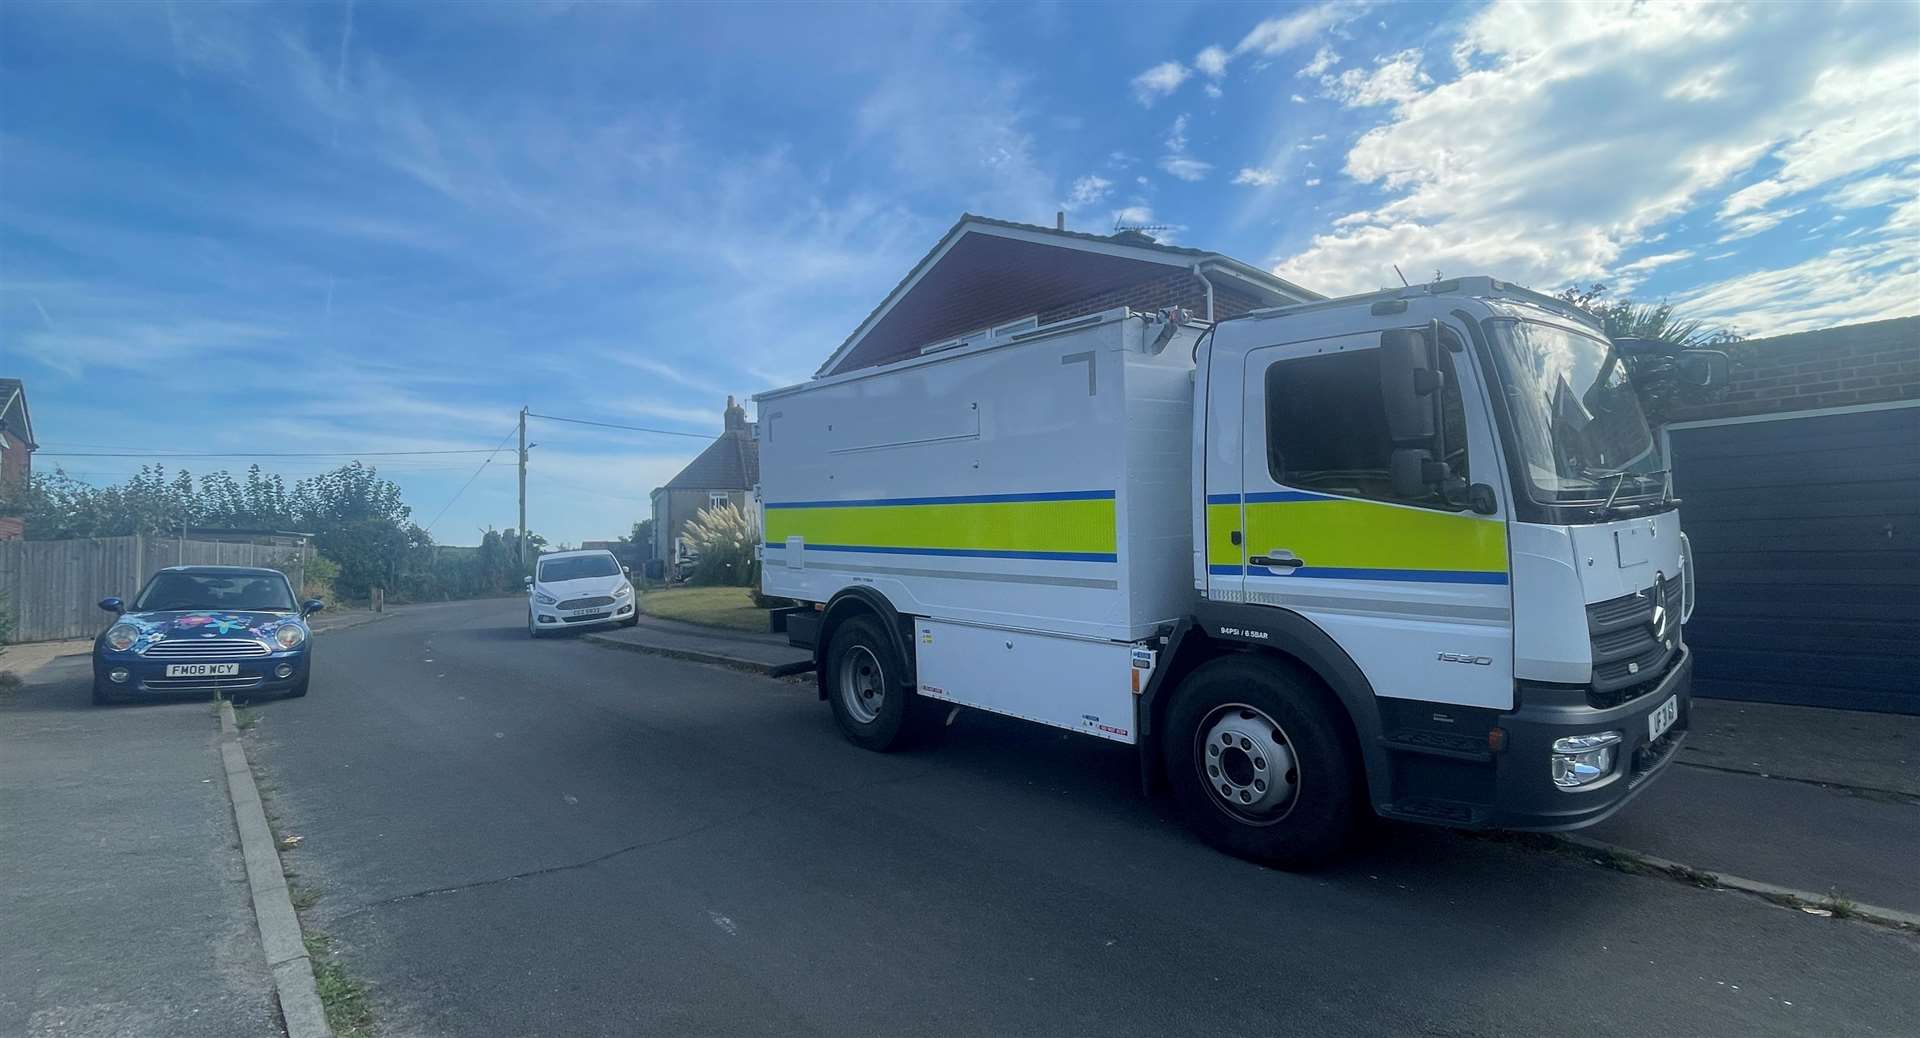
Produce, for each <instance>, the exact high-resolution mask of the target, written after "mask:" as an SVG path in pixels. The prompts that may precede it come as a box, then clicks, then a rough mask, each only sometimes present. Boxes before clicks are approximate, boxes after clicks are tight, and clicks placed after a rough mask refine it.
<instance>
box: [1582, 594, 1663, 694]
mask: <svg viewBox="0 0 1920 1038" xmlns="http://www.w3.org/2000/svg"><path fill="white" fill-rule="evenodd" d="M1683 594H1684V589H1683V587H1682V583H1681V581H1680V580H1679V579H1670V580H1662V581H1660V583H1658V584H1656V585H1655V586H1653V587H1651V588H1648V589H1647V590H1646V591H1644V592H1641V593H1637V594H1632V595H1623V596H1621V597H1620V598H1615V599H1610V600H1608V601H1605V602H1596V603H1594V604H1593V605H1590V606H1588V607H1587V633H1588V635H1589V636H1590V637H1591V638H1592V639H1593V684H1592V686H1591V687H1590V688H1589V690H1588V694H1587V699H1588V701H1589V702H1590V703H1591V704H1592V705H1593V706H1595V707H1598V708H1602V709H1604V708H1607V707H1612V706H1617V705H1619V704H1621V703H1624V702H1626V701H1627V700H1629V699H1633V698H1635V697H1636V696H1639V695H1641V694H1643V693H1645V692H1648V691H1651V690H1652V688H1653V686H1654V685H1656V684H1658V683H1659V681H1660V679H1661V678H1663V677H1665V676H1666V673H1667V668H1668V667H1670V666H1672V664H1673V661H1674V659H1675V658H1676V657H1677V656H1678V655H1679V646H1680V609H1681V604H1682V603H1681V596H1682V595H1683ZM1656 608H1658V609H1660V610H1662V612H1661V613H1660V618H1661V621H1662V622H1663V623H1664V625H1665V629H1664V631H1662V632H1661V633H1660V634H1658V635H1656V633H1655V626H1654V619H1655V610H1656Z"/></svg>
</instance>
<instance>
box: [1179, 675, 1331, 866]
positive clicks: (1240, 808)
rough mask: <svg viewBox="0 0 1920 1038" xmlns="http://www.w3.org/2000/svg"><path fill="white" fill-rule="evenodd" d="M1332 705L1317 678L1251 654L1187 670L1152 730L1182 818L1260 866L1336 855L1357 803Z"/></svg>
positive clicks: (1308, 862) (1315, 860)
mask: <svg viewBox="0 0 1920 1038" xmlns="http://www.w3.org/2000/svg"><path fill="white" fill-rule="evenodd" d="M1341 709H1342V708H1341V706H1340V705H1339V703H1338V702H1337V701H1335V700H1334V698H1333V696H1332V695H1331V694H1329V693H1328V692H1327V690H1326V689H1325V688H1323V687H1321V686H1320V685H1319V684H1318V683H1315V682H1312V681H1310V680H1307V679H1304V678H1302V677H1300V676H1298V675H1296V674H1295V673H1292V672H1291V671H1290V670H1288V669H1287V668H1284V667H1280V666H1275V665H1274V664H1272V663H1268V662H1265V661H1262V660H1260V659H1258V658H1253V657H1228V658H1225V659H1218V660H1214V661H1213V662H1211V663H1208V664H1205V665H1204V666H1202V667H1200V668H1199V669H1198V670H1196V671H1194V672H1193V673H1192V674H1191V675H1189V676H1188V677H1187V679H1186V680H1185V681H1183V682H1181V684H1180V689H1179V691H1178V692H1177V693H1175V697H1174V700H1173V702H1172V703H1171V704H1170V706H1169V709H1168V712H1167V725H1166V728H1165V729H1164V734H1163V735H1162V736H1161V738H1162V739H1163V740H1164V744H1163V746H1162V754H1163V759H1165V761H1166V762H1167V780H1168V784H1169V785H1170V786H1171V787H1172V791H1173V796H1174V800H1175V801H1176V802H1177V804H1178V806H1179V808H1180V814H1181V817H1182V820H1183V821H1185V822H1186V824H1187V826H1188V827H1189V828H1191V829H1192V830H1193V831H1194V832H1195V833H1197V834H1198V835H1199V836H1200V838H1201V839H1203V840H1205V841H1207V842H1208V843H1210V844H1212V845H1213V846H1215V847H1217V848H1219V849H1220V850H1223V851H1226V852H1227V853H1228V854H1232V855H1234V856H1235V857H1240V858H1245V859H1247V860H1249V861H1254V862H1258V863H1260V864H1262V865H1271V866H1273V867H1275V868H1282V869H1307V868H1312V867H1314V866H1317V865H1321V864H1324V863H1326V862H1327V861H1330V860H1331V859H1333V858H1334V857H1336V856H1337V855H1338V854H1339V853H1340V852H1341V851H1342V850H1343V849H1344V848H1345V846H1346V844H1347V841H1348V839H1349V837H1351V836H1352V834H1353V831H1354V828H1355V825H1356V823H1357V816H1358V814H1359V809H1360V806H1361V804H1362V803H1363V802H1364V801H1363V799H1362V795H1361V776H1360V769H1359V756H1358V754H1357V753H1356V752H1355V750H1354V747H1353V745H1352V740H1351V739H1350V738H1349V737H1348V734H1347V729H1346V726H1345V724H1344V723H1343V722H1344V719H1343V717H1342V716H1341V714H1340V711H1341Z"/></svg>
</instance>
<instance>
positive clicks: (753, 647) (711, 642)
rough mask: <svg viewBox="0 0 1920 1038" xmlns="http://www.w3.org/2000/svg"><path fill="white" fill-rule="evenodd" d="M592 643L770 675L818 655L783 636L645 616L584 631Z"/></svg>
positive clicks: (805, 664) (809, 664) (805, 665)
mask: <svg viewBox="0 0 1920 1038" xmlns="http://www.w3.org/2000/svg"><path fill="white" fill-rule="evenodd" d="M585 638H586V640H587V641H589V642H592V643H593V644H596V645H603V646H606V647H608V648H613V649H629V650H632V651H635V652H647V653H653V654H654V655H657V656H672V657H674V658H675V659H683V660H693V661H695V662H698V663H715V664H719V665H720V666H723V667H733V668H735V669H737V670H745V671H749V672H751V673H756V674H761V675H764V676H766V677H780V676H782V675H786V674H798V673H800V672H802V671H808V670H812V669H813V656H812V654H811V653H809V652H807V651H806V650H804V649H796V648H794V647H793V646H791V645H789V644H787V636H786V635H784V634H756V633H748V632H746V631H730V630H724V629H721V628H717V627H701V626H699V625H697V624H686V623H678V622H676V621H673V620H662V619H660V618H658V617H653V616H645V615H642V616H641V617H639V619H638V620H636V621H635V623H634V625H633V626H632V627H614V628H604V629H601V630H597V631H589V632H585Z"/></svg>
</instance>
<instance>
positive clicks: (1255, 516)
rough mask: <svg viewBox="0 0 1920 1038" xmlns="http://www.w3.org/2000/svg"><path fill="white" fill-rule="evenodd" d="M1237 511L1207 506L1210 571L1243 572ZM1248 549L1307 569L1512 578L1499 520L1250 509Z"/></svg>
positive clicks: (1368, 510) (1345, 504) (1382, 508)
mask: <svg viewBox="0 0 1920 1038" xmlns="http://www.w3.org/2000/svg"><path fill="white" fill-rule="evenodd" d="M1239 507H1240V506H1238V505H1209V506H1208V507H1207V563H1208V565H1227V566H1234V565H1239V563H1240V561H1241V555H1240V552H1241V549H1240V548H1239V547H1236V546H1235V545H1233V544H1232V542H1231V541H1230V540H1229V539H1228V538H1229V536H1230V534H1231V531H1232V530H1234V529H1235V528H1236V527H1237V524H1238V520H1239V516H1238V515H1237V513H1238V511H1239ZM1246 509H1247V535H1246V541H1247V543H1246V550H1247V551H1248V552H1249V553H1251V554H1255V555H1258V554H1263V553H1266V552H1270V551H1275V550H1285V551H1290V552H1292V553H1293V554H1294V555H1296V556H1298V557H1299V558H1300V559H1302V560H1303V561H1304V562H1305V563H1306V565H1307V566H1308V567H1309V568H1317V569H1391V570H1451V571H1463V572H1473V573H1505V572H1506V571H1507V527H1506V524H1505V523H1503V522H1501V521H1500V520H1498V519H1487V518H1484V517H1481V516H1477V515H1463V514H1460V513H1457V512H1435V511H1431V510H1428V509H1424V508H1403V507H1397V506H1394V505H1388V504H1382V503H1380V502H1376V501H1353V500H1347V499H1344V498H1327V499H1321V500H1313V501H1262V502H1250V503H1248V504H1247V506H1246Z"/></svg>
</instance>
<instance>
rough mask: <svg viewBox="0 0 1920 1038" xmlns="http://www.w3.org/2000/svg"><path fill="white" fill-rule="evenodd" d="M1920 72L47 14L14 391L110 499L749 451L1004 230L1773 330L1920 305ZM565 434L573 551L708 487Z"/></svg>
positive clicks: (1105, 17)
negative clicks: (1060, 230)
mask: <svg viewBox="0 0 1920 1038" xmlns="http://www.w3.org/2000/svg"><path fill="white" fill-rule="evenodd" d="M1916 38H1920V6H1916V5H1914V4H1911V3H1886V4H1880V3H1854V4H1831V5H1815V4H1798V5H1795V4H1769V5H1761V6H1752V7H1746V6H1738V5H1712V6H1697V7H1696V6H1690V5H1680V4H1674V5H1661V6H1652V5H1641V6H1637V7H1636V6H1611V5H1607V4H1600V3H1594V4H1579V5H1574V4H1566V5H1546V4H1540V5H1532V6H1525V5H1521V6H1509V5H1503V4H1495V5H1490V6H1489V5H1480V4H1454V5H1447V4H1431V5H1422V6H1417V7H1416V6H1389V5H1367V4H1352V3H1334V4H1293V5H1288V4H1274V5H1266V6H1258V5H1223V6H1204V5H1183V6H1178V7H1153V6H1146V5H1134V4H1129V5H1125V6H1124V7H1114V8H1100V7H1096V6H1090V5H1077V4H1076V5H1068V4H1035V5H1029V6H1013V5H994V6H935V5H892V6H880V7H860V6H852V5H836V6H823V7H804V6H799V5H777V6H776V5H768V6H756V5H750V4H733V5H709V6H700V7H693V6H674V5H638V4H635V5H612V4H594V5H588V4H581V5H567V4H551V5H547V4H516V5H502V6H485V5H457V6H456V5H440V6H426V5H391V4H361V5H358V6H356V5H352V4H347V3H326V4H313V5H292V4H287V5H250V6H241V5H220V4H211V3H192V4H188V3H178V4H145V5H133V4H113V5H103V6H92V7H90V6H80V5H58V6H53V5H27V4H10V5H7V6H6V7H5V8H4V9H0V374H5V375H17V376H20V377H23V378H25V379H26V380H27V384H28V387H29V392H30V394H31V399H32V403H33V408H34V417H35V422H36V431H37V433H38V435H39V437H40V439H41V440H42V441H43V444H44V445H45V446H44V450H43V456H42V457H41V458H40V459H39V460H38V462H37V465H38V466H39V467H40V468H42V469H45V468H51V467H52V466H53V465H54V464H56V463H58V464H61V465H64V467H66V468H67V469H68V470H69V471H71V472H74V473H76V474H81V475H82V476H83V478H87V479H89V480H94V481H116V480H118V479H119V478H122V477H123V476H124V474H126V473H128V472H130V471H131V470H132V469H134V468H137V467H138V464H139V462H138V461H137V460H129V459H112V458H68V459H56V458H54V457H52V455H53V454H55V453H56V452H60V451H70V452H80V451H88V450H98V449H100V448H98V447H95V446H93V445H109V446H110V447H111V446H120V447H122V448H123V449H126V448H138V449H146V450H155V451H160V450H170V451H206V450H249V449H251V450H297V451H334V450H338V451H376V450H386V451H395V450H430V449H458V448H473V447H491V446H493V445H494V444H496V443H498V442H500V440H501V438H502V436H503V435H504V434H505V433H506V432H507V431H508V430H509V429H510V428H511V427H512V423H513V416H514V413H515V411H516V410H517V409H518V408H519V407H520V406H521V405H522V404H527V405H530V406H531V407H532V408H533V409H534V410H535V411H544V412H548V413H554V414H564V415H575V416H580V417H585V418H594V419H601V420H607V421H613V422H622V423H634V424H640V425H647V426H657V427H662V428H672V429H680V430H687V431H694V432H709V431H715V430H717V428H718V426H719V421H720V410H721V407H722V405H723V402H724V399H725V397H726V395H727V394H728V393H734V394H737V395H740V396H742V397H744V396H746V395H748V394H751V393H753V392H755V391H758V390H761V389H765V388H768V387H771V386H774V385H779V384H785V383H788V382H792V381H797V380H799V379H802V378H804V377H806V376H807V375H808V374H810V373H811V372H812V371H813V369H814V368H815V366H816V365H818V363H819V362H820V361H821V360H822V359H824V358H825V357H826V356H827V355H828V354H829V353H830V352H831V351H832V350H833V349H834V347H835V346H837V345H838V344H839V342H840V341H841V339H842V338H843V337H844V336H845V335H846V334H847V333H848V332H849V331H850V330H851V329H852V328H853V326H854V325H855V324H856V323H857V322H858V321H859V320H860V318H861V317H862V316H864V315H865V314H866V312H867V311H868V310H869V309H870V308H871V307H872V306H873V305H874V304H875V303H876V302H878V301H879V299H880V298H881V297H882V296H883V295H884V294H885V293H886V291H887V290H888V289H889V288H891V287H892V285H893V284H894V283H895V281H897V280H898V278H899V277H900V276H901V274H902V273H903V272H904V271H905V270H906V269H907V268H908V267H909V266H910V265H911V264H912V263H913V262H914V261H915V260H916V259H918V258H919V256H920V255H921V254H922V253H924V252H925V250H926V249H927V248H929V247H930V246H931V245H932V244H933V243H934V242H935V241H936V240H937V238H938V237H939V235H940V233H941V232H942V231H944V230H945V229H946V228H947V227H948V226H949V225H951V224H952V222H953V221H954V219H955V218H956V217H957V216H958V214H959V213H961V212H962V211H971V212H976V213H983V214H987V215H992V216H997V217H1002V218H1007V219H1015V220H1028V221H1033V222H1036V223H1050V222H1051V220H1052V217H1053V213H1054V212H1055V211H1056V210H1059V209H1066V210H1067V213H1068V216H1067V219H1068V222H1069V224H1070V226H1073V227H1075V228H1077V229H1082V230H1089V231H1099V232H1105V231H1109V230H1111V229H1112V227H1113V225H1114V223H1115V221H1116V220H1119V219H1125V220H1128V221H1132V222H1144V223H1155V224H1164V225H1167V226H1168V227H1169V228H1170V229H1169V230H1168V231H1167V232H1164V233H1163V237H1169V238H1171V239H1173V240H1175V241H1178V242H1180V243H1182V244H1188V245H1195V246H1201V247H1205V248H1209V249H1215V250H1218V251H1221V252H1225V253H1228V254H1230V255H1233V256H1236V257H1238V258H1240V259H1243V260H1246V261H1248V262H1251V263H1257V264H1261V265H1263V266H1268V267H1271V268H1273V269H1275V270H1277V271H1279V272H1280V273H1281V274H1283V275H1284V276H1287V277H1289V278H1291V279H1293V280H1296V281H1298V282H1300V283H1302V284H1305V285H1307V286H1309V287H1312V288H1316V289H1318V290H1320V291H1323V292H1328V293H1338V292H1346V291H1354V290H1365V289H1370V288H1375V287H1378V286H1380V285H1382V284H1386V283H1388V282H1390V281H1391V280H1392V279H1393V274H1392V269H1391V264H1393V263H1398V264H1400V265H1401V267H1402V268H1403V269H1405V270H1406V272H1407V275H1408V276H1409V277H1411V278H1425V277H1431V276H1432V274H1433V272H1434V271H1435V270H1441V271H1445V272H1446V273H1447V274H1449V275H1454V274H1465V273H1473V272H1481V273H1490V274H1494V275H1496V276H1500V277H1505V278H1509V279H1512V280H1516V281H1520V282H1523V283H1527V284H1531V285H1534V286H1535V287H1538V288H1545V289H1557V288H1559V287H1561V286H1563V285H1565V284H1567V283H1569V282H1571V281H1574V280H1591V279H1596V278H1597V279H1603V280H1607V281H1609V282H1610V283H1613V284H1616V285H1619V286H1622V287H1625V288H1627V289H1629V290H1630V291H1631V292H1632V294H1633V295H1634V296H1636V297H1639V298H1646V299H1654V298H1668V299H1671V300H1673V301H1675V302H1678V303H1681V304H1683V305H1685V306H1687V307H1689V308H1690V309H1692V310H1693V311H1695V312H1697V313H1701V314H1704V315H1707V316H1711V317H1715V318H1718V319H1721V320H1724V321H1726V322H1729V323H1731V324H1733V325H1735V326H1736V327H1738V328H1740V329H1741V330H1743V331H1746V332H1749V333H1755V334H1764V333H1769V332H1778V331H1791V330H1798V329H1804V328H1813V327H1823V326H1828V325H1833V324H1841V323H1847V322H1850V321H1857V320H1868V319H1874V318H1879V317H1889V316H1896V315H1902V314H1909V313H1913V312H1916V311H1920V200H1917V198H1920V104H1917V103H1916V102H1920V48H1916V47H1915V46H1914V41H1915V39H1916ZM533 438H534V439H535V440H536V441H538V442H539V443H540V444H541V446H540V447H539V448H538V449H536V451H535V452H534V463H533V467H532V476H531V477H530V487H531V496H532V501H533V504H532V509H531V516H532V521H531V525H532V527H533V528H534V529H535V530H536V531H540V532H542V533H545V534H546V535H547V536H548V537H549V538H551V539H553V540H556V541H561V540H564V541H578V540H581V539H584V538H593V537H607V536H613V535H615V534H618V533H620V532H622V531H624V530H625V529H626V528H627V526H628V525H629V524H630V523H631V522H632V520H634V519H636V518H639V517H641V516H643V515H644V514H645V513H646V509H647V504H646V495H647V491H648V490H649V489H650V488H651V487H653V486H655V485H657V484H659V483H660V482H662V481H664V480H665V479H666V478H668V477H669V476H671V475H672V473H673V472H674V471H676V470H677V469H678V468H679V466H680V465H681V464H683V463H684V462H685V460H686V459H687V458H688V457H690V456H691V454H692V453H693V452H694V451H697V450H698V449H699V447H700V446H701V444H700V442H699V441H697V440H694V439H686V438H674V437H648V436H640V435H626V434H617V433H606V434H596V433H594V432H592V431H590V430H587V429H584V428H579V427H560V426H551V425H548V426H544V427H541V426H538V425H537V426H536V428H535V430H534V433H533ZM331 463H332V462H331V461H329V460H308V459H291V460H288V461H286V462H284V463H280V464H277V465H274V466H273V467H275V468H277V469H278V470H279V471H281V472H283V473H286V474H288V475H289V476H296V475H300V474H306V473H311V472H315V471H318V470H320V469H322V468H325V467H329V466H330V464H331ZM477 463H478V459H477V458H474V457H471V456H464V455H452V456H446V455H442V456H422V457H412V458H392V459H382V460H381V464H380V467H381V470H382V471H383V472H384V473H385V474H387V475H389V476H391V477H393V478H395V479H397V480H398V481H399V482H400V483H401V485H402V486H403V488H404V489H405V490H406V493H407V497H408V500H409V501H410V502H411V503H412V504H413V505H414V508H415V512H416V518H417V519H418V520H419V521H421V522H423V523H425V522H427V521H429V520H431V519H433V518H434V516H435V515H436V514H438V513H441V512H442V509H443V508H444V514H443V515H441V516H440V518H439V519H438V521H437V522H435V524H434V526H433V533H434V536H435V537H436V539H439V540H441V541H443V542H446V543H472V542H473V541H474V540H475V539H477V537H478V532H479V530H480V529H481V528H483V527H485V526H488V525H492V526H497V527H507V526H511V525H513V523H514V486H513V471H512V469H513V467H512V464H511V453H510V452H506V453H502V454H501V455H500V456H499V457H498V458H497V459H496V460H495V461H494V462H493V463H492V464H490V465H488V466H486V467H485V468H483V469H480V470H479V474H478V476H477V478H474V479H473V482H472V485H471V486H470V487H469V488H468V489H467V490H465V492H464V493H461V494H460V495H459V497H458V499H457V500H455V495H456V492H458V491H460V488H461V486H462V484H464V483H466V482H467V480H468V479H469V477H471V476H473V475H474V473H475V465H476V464H477ZM188 464H189V467H190V468H193V469H194V470H196V471H198V470H201V469H204V468H207V467H209V466H208V465H207V463H205V462H204V461H195V462H190V463H188ZM232 464H233V466H234V467H236V468H238V467H240V466H243V465H244V462H238V461H236V462H234V463H232ZM449 501H452V505H451V507H446V506H447V505H448V503H449Z"/></svg>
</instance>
